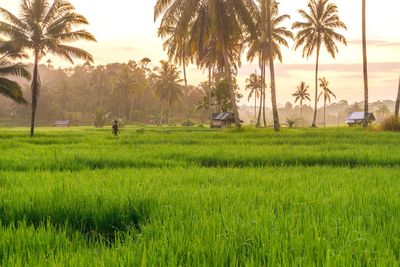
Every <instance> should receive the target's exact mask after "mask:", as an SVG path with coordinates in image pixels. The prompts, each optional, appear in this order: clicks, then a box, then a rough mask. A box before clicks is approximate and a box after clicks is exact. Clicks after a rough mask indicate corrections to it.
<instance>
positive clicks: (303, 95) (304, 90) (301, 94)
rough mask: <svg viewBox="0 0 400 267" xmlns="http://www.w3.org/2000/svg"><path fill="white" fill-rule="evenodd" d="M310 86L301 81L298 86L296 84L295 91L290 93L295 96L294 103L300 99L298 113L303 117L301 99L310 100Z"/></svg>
mask: <svg viewBox="0 0 400 267" xmlns="http://www.w3.org/2000/svg"><path fill="white" fill-rule="evenodd" d="M308 89H310V87H309V86H308V85H306V83H305V82H301V83H300V85H299V86H297V91H296V92H294V94H292V96H294V97H295V100H294V103H295V104H296V103H297V102H298V101H300V115H301V117H303V101H304V100H308V101H311V98H310V93H309V92H308Z"/></svg>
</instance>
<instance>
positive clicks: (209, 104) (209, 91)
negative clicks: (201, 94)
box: [208, 66, 212, 127]
mask: <svg viewBox="0 0 400 267" xmlns="http://www.w3.org/2000/svg"><path fill="white" fill-rule="evenodd" d="M208 113H209V119H210V127H212V109H211V66H209V67H208Z"/></svg>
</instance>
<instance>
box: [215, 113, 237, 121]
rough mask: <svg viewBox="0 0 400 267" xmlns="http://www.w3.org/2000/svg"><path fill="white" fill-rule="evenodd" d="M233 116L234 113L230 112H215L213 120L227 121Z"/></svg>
mask: <svg viewBox="0 0 400 267" xmlns="http://www.w3.org/2000/svg"><path fill="white" fill-rule="evenodd" d="M230 117H231V118H233V113H230V112H221V113H214V114H213V120H216V121H225V120H227V119H229V118H230Z"/></svg>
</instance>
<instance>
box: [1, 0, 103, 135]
mask: <svg viewBox="0 0 400 267" xmlns="http://www.w3.org/2000/svg"><path fill="white" fill-rule="evenodd" d="M0 14H1V15H2V16H3V17H4V19H5V20H6V21H1V22H0V34H2V35H4V36H6V37H8V38H10V39H11V40H13V43H14V45H15V46H16V47H19V48H21V49H28V50H31V51H33V56H34V68H33V78H32V85H31V89H32V116H31V132H30V134H31V136H33V135H34V129H35V116H36V108H37V102H38V96H39V91H40V77H39V71H38V65H39V63H40V60H41V59H42V58H43V57H44V56H46V55H47V54H53V55H56V56H59V57H61V58H63V59H65V60H67V61H69V62H71V63H73V59H72V58H73V57H75V58H79V59H83V60H87V61H91V62H92V61H93V57H92V56H91V55H90V54H89V53H88V52H86V51H84V50H82V49H79V48H77V47H73V46H69V45H66V44H65V43H68V42H72V41H78V40H87V41H96V39H95V37H94V36H93V35H92V34H90V33H89V32H87V31H85V30H75V27H76V26H80V25H87V24H88V21H87V20H86V18H85V17H84V16H82V15H80V14H78V13H76V12H75V8H74V6H73V5H72V4H70V3H69V2H67V1H65V0H54V1H52V2H51V1H50V0H23V1H21V4H20V18H18V17H17V16H15V15H13V14H12V13H11V12H9V11H7V10H5V9H3V8H0Z"/></svg>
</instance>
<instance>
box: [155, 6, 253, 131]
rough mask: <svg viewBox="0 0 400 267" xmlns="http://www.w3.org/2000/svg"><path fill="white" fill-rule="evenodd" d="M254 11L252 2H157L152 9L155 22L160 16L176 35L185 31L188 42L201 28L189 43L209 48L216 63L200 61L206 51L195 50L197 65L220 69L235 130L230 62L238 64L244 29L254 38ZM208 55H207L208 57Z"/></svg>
mask: <svg viewBox="0 0 400 267" xmlns="http://www.w3.org/2000/svg"><path fill="white" fill-rule="evenodd" d="M254 8H255V4H254V2H253V1H252V0H240V1H239V0H204V1H198V0H170V1H165V0H158V1H157V2H156V5H155V8H154V17H155V19H157V18H158V17H159V16H161V15H162V14H163V18H162V21H167V22H171V23H172V24H174V23H175V22H176V26H175V27H176V31H177V32H184V29H186V30H189V32H190V33H191V34H190V35H191V38H193V35H197V36H199V34H196V33H195V32H194V31H193V29H198V27H196V26H194V25H196V22H199V24H198V26H201V28H200V30H198V32H201V33H205V34H203V35H201V36H200V38H199V39H198V40H199V41H198V42H193V43H195V44H197V45H201V46H202V47H207V46H208V47H212V48H213V53H212V54H213V55H214V56H215V57H212V59H213V60H214V59H216V61H215V62H212V61H211V60H204V57H202V55H201V54H202V51H206V50H207V49H201V48H200V47H199V46H195V51H196V52H198V56H199V57H200V58H201V59H199V60H198V61H201V62H207V64H206V65H207V67H210V66H215V65H217V64H218V65H219V66H218V67H222V68H223V69H224V71H225V75H226V78H227V80H228V85H229V89H230V94H231V98H232V106H233V107H232V109H233V113H234V117H235V124H236V127H237V128H240V127H241V122H240V118H239V111H238V107H237V103H236V94H235V88H234V84H233V77H232V76H233V71H232V66H233V65H234V64H232V63H234V61H232V58H235V60H236V62H240V54H241V52H242V50H243V46H242V45H240V44H241V42H240V41H241V40H242V39H243V35H244V32H245V29H247V30H248V31H249V32H252V33H253V34H255V30H254V23H253V17H252V9H254ZM200 21H201V23H200ZM192 25H193V26H192ZM189 26H191V27H189ZM208 51H210V50H208ZM210 54H211V53H208V55H210ZM217 57H218V58H217Z"/></svg>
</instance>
